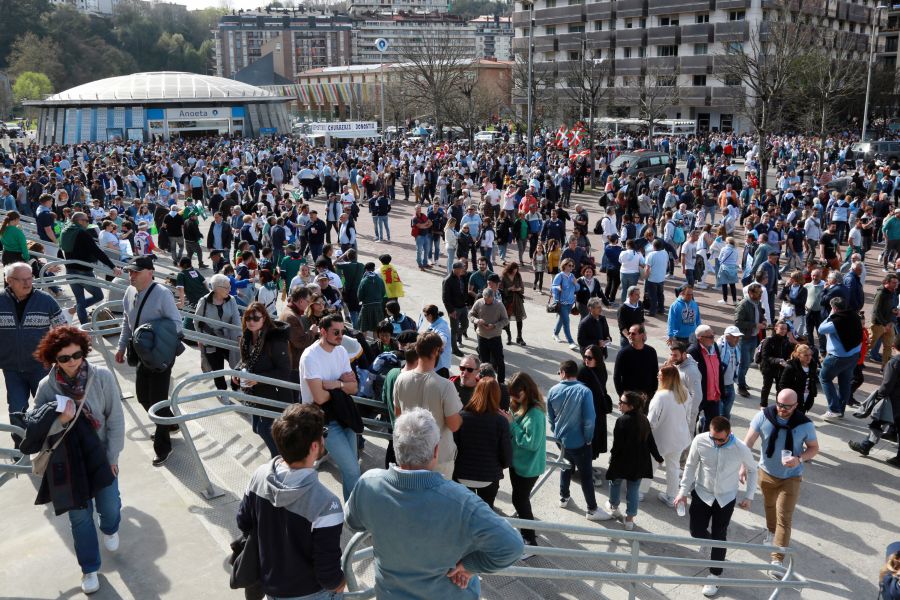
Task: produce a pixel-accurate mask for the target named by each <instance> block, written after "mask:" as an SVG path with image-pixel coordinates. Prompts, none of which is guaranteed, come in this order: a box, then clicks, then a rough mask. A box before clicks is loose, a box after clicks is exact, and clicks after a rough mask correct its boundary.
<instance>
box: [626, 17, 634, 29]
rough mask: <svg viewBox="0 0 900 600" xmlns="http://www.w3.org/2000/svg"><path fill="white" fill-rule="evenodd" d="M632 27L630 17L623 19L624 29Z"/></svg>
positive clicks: (632, 23)
mask: <svg viewBox="0 0 900 600" xmlns="http://www.w3.org/2000/svg"><path fill="white" fill-rule="evenodd" d="M633 27H634V22H632V20H631V19H625V29H631V28H633Z"/></svg>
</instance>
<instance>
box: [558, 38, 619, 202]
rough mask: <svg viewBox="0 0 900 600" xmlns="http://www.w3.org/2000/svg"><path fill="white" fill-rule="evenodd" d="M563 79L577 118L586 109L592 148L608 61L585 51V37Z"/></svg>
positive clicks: (607, 78) (592, 178)
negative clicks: (576, 108) (578, 53)
mask: <svg viewBox="0 0 900 600" xmlns="http://www.w3.org/2000/svg"><path fill="white" fill-rule="evenodd" d="M573 62H574V64H573V65H572V68H570V69H569V72H568V74H567V75H566V77H564V78H563V80H564V81H565V84H566V87H565V88H563V89H564V90H565V93H566V95H567V96H568V98H569V100H570V101H571V102H572V103H573V104H577V105H578V107H579V115H578V118H579V119H583V118H584V111H585V110H587V111H588V127H587V147H588V148H589V149H591V150H592V151H593V148H594V117H596V116H597V111H598V109H599V108H600V103H601V102H602V100H603V98H604V97H605V96H606V95H607V94H608V93H609V90H610V88H609V87H608V86H607V83H608V82H609V74H610V71H609V63H608V62H607V61H606V60H605V59H602V58H592V57H590V56H588V53H587V38H586V37H585V38H583V39H582V42H581V54H580V55H579V60H576V61H573ZM594 171H595V169H593V168H592V169H591V186H593V185H594V175H595V173H594Z"/></svg>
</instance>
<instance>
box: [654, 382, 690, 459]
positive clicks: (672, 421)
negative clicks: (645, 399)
mask: <svg viewBox="0 0 900 600" xmlns="http://www.w3.org/2000/svg"><path fill="white" fill-rule="evenodd" d="M647 418H648V419H649V420H650V428H651V429H652V430H653V439H654V440H655V441H656V448H657V449H658V450H659V453H660V454H662V455H663V456H666V455H668V454H676V453H677V454H680V453H681V452H682V451H683V450H684V449H685V448H687V447H688V444H690V443H691V432H690V428H689V425H688V419H689V418H690V399H688V401H687V402H685V403H684V404H679V403H678V401H677V400H676V399H675V393H674V392H672V391H670V390H658V391H657V392H656V393H655V394H654V395H653V398H652V399H651V400H650V408H649V411H648V414H647Z"/></svg>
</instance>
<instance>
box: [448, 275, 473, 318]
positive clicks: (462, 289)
mask: <svg viewBox="0 0 900 600" xmlns="http://www.w3.org/2000/svg"><path fill="white" fill-rule="evenodd" d="M441 297H442V300H443V302H444V307H445V308H446V309H447V312H448V313H449V312H450V311H452V310H455V309H460V308H465V307H466V303H467V301H468V299H469V292H468V290H467V289H466V282H465V279H464V277H457V276H456V275H454V274H453V273H451V274H450V275H448V276H447V277H446V278H445V279H444V283H443V285H442V289H441Z"/></svg>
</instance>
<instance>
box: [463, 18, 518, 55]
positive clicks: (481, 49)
mask: <svg viewBox="0 0 900 600" xmlns="http://www.w3.org/2000/svg"><path fill="white" fill-rule="evenodd" d="M469 25H471V26H472V27H473V28H474V29H475V55H476V56H477V57H478V58H496V59H497V60H512V58H513V54H512V38H513V28H512V17H501V16H500V15H482V16H480V17H477V18H475V19H472V20H470V21H469Z"/></svg>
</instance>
